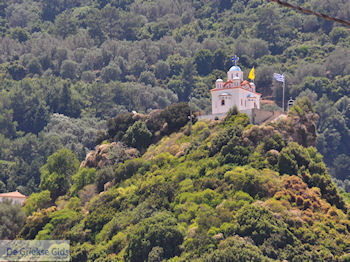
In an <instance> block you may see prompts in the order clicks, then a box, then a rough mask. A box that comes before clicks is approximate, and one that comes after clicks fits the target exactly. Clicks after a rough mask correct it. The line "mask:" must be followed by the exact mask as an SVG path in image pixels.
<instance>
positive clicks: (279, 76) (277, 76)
mask: <svg viewBox="0 0 350 262" xmlns="http://www.w3.org/2000/svg"><path fill="white" fill-rule="evenodd" d="M273 78H274V79H276V81H278V82H283V83H284V80H285V79H284V75H280V74H276V73H274V74H273Z"/></svg>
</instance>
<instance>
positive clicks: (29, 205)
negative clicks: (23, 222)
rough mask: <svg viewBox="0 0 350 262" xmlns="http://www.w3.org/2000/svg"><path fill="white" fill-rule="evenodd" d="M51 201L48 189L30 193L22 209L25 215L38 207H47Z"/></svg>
mask: <svg viewBox="0 0 350 262" xmlns="http://www.w3.org/2000/svg"><path fill="white" fill-rule="evenodd" d="M51 203H52V200H51V197H50V191H48V190H44V191H42V192H40V193H33V194H31V195H30V197H29V198H28V199H27V200H26V201H25V205H24V207H23V210H24V212H25V213H26V215H27V216H29V215H31V214H32V213H33V212H34V211H37V210H38V209H44V208H47V207H49V206H50V204H51Z"/></svg>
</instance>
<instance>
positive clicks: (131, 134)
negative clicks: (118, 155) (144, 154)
mask: <svg viewBox="0 0 350 262" xmlns="http://www.w3.org/2000/svg"><path fill="white" fill-rule="evenodd" d="M151 139H152V133H151V132H150V131H149V130H148V128H147V126H146V124H145V122H142V121H137V122H135V123H134V124H133V125H132V126H131V127H129V128H128V130H126V133H125V135H124V137H123V141H124V142H125V143H126V144H127V145H129V146H132V147H135V148H137V149H139V150H145V149H146V148H147V147H148V146H149V145H150V144H151V141H152V140H151Z"/></svg>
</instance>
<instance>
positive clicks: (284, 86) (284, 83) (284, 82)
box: [282, 75, 286, 112]
mask: <svg viewBox="0 0 350 262" xmlns="http://www.w3.org/2000/svg"><path fill="white" fill-rule="evenodd" d="M283 76H284V75H283ZM285 91H286V78H285V77H284V81H283V95H282V109H283V112H285V108H284V96H285Z"/></svg>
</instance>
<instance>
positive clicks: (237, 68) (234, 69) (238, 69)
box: [230, 66, 242, 71]
mask: <svg viewBox="0 0 350 262" xmlns="http://www.w3.org/2000/svg"><path fill="white" fill-rule="evenodd" d="M230 71H242V70H241V68H240V67H239V66H233V67H231V68H230Z"/></svg>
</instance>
